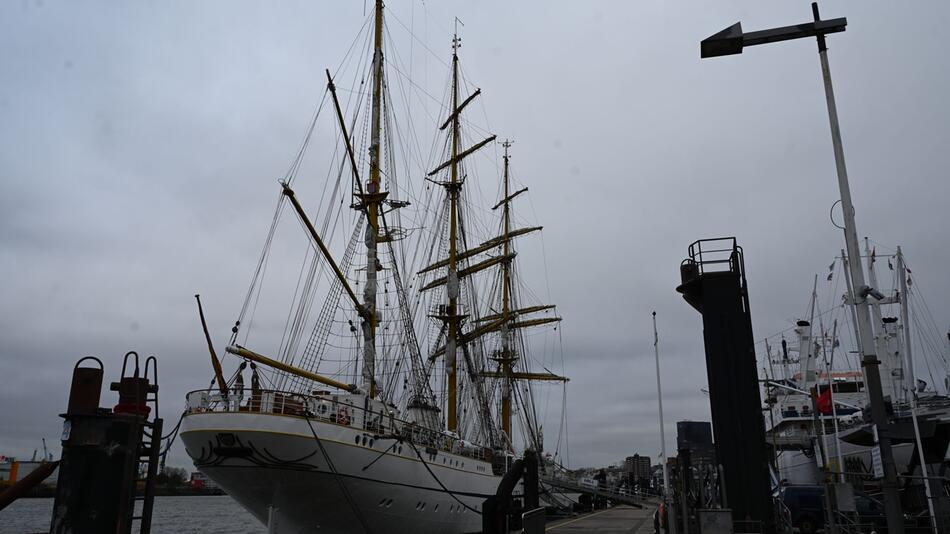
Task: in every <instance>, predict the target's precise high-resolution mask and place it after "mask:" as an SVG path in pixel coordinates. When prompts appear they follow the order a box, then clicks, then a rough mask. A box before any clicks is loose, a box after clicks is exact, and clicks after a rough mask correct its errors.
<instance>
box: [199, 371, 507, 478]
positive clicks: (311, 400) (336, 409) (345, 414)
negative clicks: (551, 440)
mask: <svg viewBox="0 0 950 534" xmlns="http://www.w3.org/2000/svg"><path fill="white" fill-rule="evenodd" d="M186 399H187V402H186V408H185V412H186V413H187V414H196V413H208V412H218V413H223V412H239V413H260V414H275V415H289V416H296V417H306V418H308V419H314V420H318V421H323V422H327V423H333V424H336V425H341V426H348V427H353V428H356V429H359V430H363V431H365V432H367V433H370V434H372V435H373V437H375V438H377V439H379V438H394V439H399V440H402V441H408V442H411V443H412V444H413V445H414V446H416V447H418V448H419V454H420V455H422V456H423V457H425V456H427V455H428V456H433V455H435V453H436V451H442V452H448V453H452V454H457V455H460V456H465V457H468V458H472V459H475V460H483V461H486V462H491V461H492V457H493V454H492V451H491V449H489V448H487V447H480V446H476V445H473V444H470V443H466V442H464V441H462V440H460V439H457V438H455V437H454V436H451V435H448V434H446V433H444V432H441V431H438V430H433V429H430V428H426V427H422V426H419V425H418V424H417V423H413V422H409V421H405V420H402V419H398V418H396V416H395V414H394V412H393V411H387V410H385V409H383V408H380V409H378V410H375V409H372V408H370V409H366V408H364V407H363V406H362V405H356V404H355V403H354V402H352V397H351V396H349V395H332V394H329V393H316V394H313V395H307V394H305V393H297V392H289V391H279V390H273V389H255V390H251V389H233V388H232V389H231V390H229V391H228V397H227V398H225V397H223V396H222V395H221V393H220V391H219V390H216V389H202V390H197V391H192V392H189V393H188V394H187V395H186ZM360 399H362V397H360ZM362 403H363V402H362V400H361V401H360V404H362ZM373 404H378V403H373ZM426 460H427V461H428V460H429V458H426Z"/></svg>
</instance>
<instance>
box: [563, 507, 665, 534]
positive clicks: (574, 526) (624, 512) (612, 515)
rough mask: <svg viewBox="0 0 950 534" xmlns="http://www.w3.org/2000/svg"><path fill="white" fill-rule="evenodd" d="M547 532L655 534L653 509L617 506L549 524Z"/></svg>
mask: <svg viewBox="0 0 950 534" xmlns="http://www.w3.org/2000/svg"><path fill="white" fill-rule="evenodd" d="M545 532H553V533H554V534H580V533H583V532H597V533H598V534H653V508H652V507H650V506H644V507H643V508H633V507H631V506H617V507H615V508H609V509H607V510H599V511H597V512H593V513H590V514H584V515H582V516H580V517H572V518H569V519H562V520H560V521H557V522H553V523H550V524H548V526H547V529H546V530H545Z"/></svg>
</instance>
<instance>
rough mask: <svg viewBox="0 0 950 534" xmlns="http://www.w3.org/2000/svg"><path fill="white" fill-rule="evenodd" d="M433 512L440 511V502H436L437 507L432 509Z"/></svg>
mask: <svg viewBox="0 0 950 534" xmlns="http://www.w3.org/2000/svg"><path fill="white" fill-rule="evenodd" d="M432 511H433V512H438V511H439V503H435V508H433V509H432Z"/></svg>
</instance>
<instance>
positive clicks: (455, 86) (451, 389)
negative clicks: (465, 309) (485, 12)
mask: <svg viewBox="0 0 950 534" xmlns="http://www.w3.org/2000/svg"><path fill="white" fill-rule="evenodd" d="M460 44H461V41H460V39H459V37H458V33H456V34H454V35H453V36H452V159H451V161H452V164H451V171H450V172H451V179H450V182H449V184H448V190H449V265H448V278H447V279H446V295H447V296H448V300H449V302H448V306H447V309H446V312H445V315H446V322H447V324H446V326H447V327H448V328H447V330H448V331H447V333H446V340H445V368H446V372H447V373H448V398H447V400H446V403H447V404H448V407H447V408H448V409H447V411H448V421H447V427H448V430H449V431H452V432H454V431H456V430H457V429H458V377H457V374H456V363H457V362H456V357H457V354H456V353H457V347H458V328H459V321H460V319H461V318H460V316H459V315H458V313H457V308H458V297H459V276H458V197H459V189H460V187H459V180H458V164H459V157H458V153H459V107H458V104H459V83H458V81H459V56H458V48H459V45H460Z"/></svg>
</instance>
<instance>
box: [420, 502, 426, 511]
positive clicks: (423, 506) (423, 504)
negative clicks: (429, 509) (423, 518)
mask: <svg viewBox="0 0 950 534" xmlns="http://www.w3.org/2000/svg"><path fill="white" fill-rule="evenodd" d="M425 509H426V503H422V508H419V510H420V511H421V510H425Z"/></svg>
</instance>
